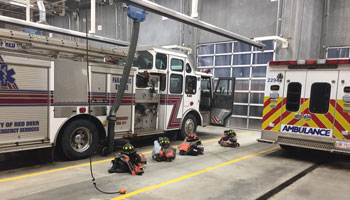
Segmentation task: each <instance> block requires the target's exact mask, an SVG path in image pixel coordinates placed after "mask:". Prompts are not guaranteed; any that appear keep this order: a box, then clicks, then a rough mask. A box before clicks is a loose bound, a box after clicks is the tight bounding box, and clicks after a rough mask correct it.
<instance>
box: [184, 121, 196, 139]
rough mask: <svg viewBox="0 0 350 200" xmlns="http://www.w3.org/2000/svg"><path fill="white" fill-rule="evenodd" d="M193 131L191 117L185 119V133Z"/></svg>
mask: <svg viewBox="0 0 350 200" xmlns="http://www.w3.org/2000/svg"><path fill="white" fill-rule="evenodd" d="M193 132H194V121H193V120H192V119H187V120H186V122H185V133H186V134H187V135H189V134H192V133H193Z"/></svg>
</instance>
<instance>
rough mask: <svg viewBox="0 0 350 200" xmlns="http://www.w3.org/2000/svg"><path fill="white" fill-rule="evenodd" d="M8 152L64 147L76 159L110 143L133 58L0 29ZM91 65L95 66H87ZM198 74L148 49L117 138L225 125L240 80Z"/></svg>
mask: <svg viewBox="0 0 350 200" xmlns="http://www.w3.org/2000/svg"><path fill="white" fill-rule="evenodd" d="M0 41H1V46H0V63H1V70H0V81H1V88H0V112H1V115H0V152H11V151H20V150H28V149H38V148H47V147H52V146H55V147H58V148H59V149H61V150H62V152H63V153H64V154H65V156H66V157H67V158H69V159H80V158H84V157H88V156H90V155H92V154H93V152H94V151H95V150H96V148H97V146H98V144H99V142H100V143H102V144H103V143H105V142H106V135H107V130H108V123H107V113H109V110H110V108H111V105H112V104H113V102H114V99H115V96H116V93H117V91H118V89H119V84H120V80H121V76H122V73H123V68H124V67H123V61H124V60H125V58H126V52H125V51H123V50H120V49H108V48H101V47H95V46H89V47H88V48H89V54H88V57H87V54H86V48H87V47H86V46H85V45H84V44H80V43H75V42H71V41H64V40H59V39H54V38H47V37H43V36H33V35H31V34H27V33H23V32H16V31H10V30H5V29H0ZM87 61H88V62H87ZM212 79H213V77H212V75H211V74H209V73H202V72H197V71H195V69H194V67H193V62H192V61H191V60H190V59H189V56H188V55H187V54H186V53H183V52H181V51H175V50H172V49H166V48H160V47H140V48H139V49H138V55H137V57H136V58H135V62H134V67H133V68H132V70H131V73H130V76H129V80H128V83H127V86H126V90H125V94H124V96H123V98H122V102H121V105H120V107H119V110H118V112H117V114H116V119H117V121H116V124H115V138H130V137H136V136H144V135H152V134H161V133H165V132H167V131H172V130H178V131H179V132H180V133H179V136H180V138H184V137H185V136H186V135H187V134H190V133H193V132H195V131H196V128H197V126H198V125H201V126H205V125H208V124H209V123H211V124H215V125H221V126H223V125H225V122H226V119H227V118H228V117H229V116H230V115H231V113H232V106H233V94H234V91H233V90H234V79H232V78H220V79H219V80H217V87H216V89H215V91H214V90H213V82H212Z"/></svg>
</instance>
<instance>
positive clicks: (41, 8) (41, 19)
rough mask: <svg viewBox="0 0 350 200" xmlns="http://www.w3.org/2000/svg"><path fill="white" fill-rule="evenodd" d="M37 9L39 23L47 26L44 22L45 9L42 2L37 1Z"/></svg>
mask: <svg viewBox="0 0 350 200" xmlns="http://www.w3.org/2000/svg"><path fill="white" fill-rule="evenodd" d="M37 4H38V8H39V23H41V24H47V22H46V9H45V5H44V1H43V0H37Z"/></svg>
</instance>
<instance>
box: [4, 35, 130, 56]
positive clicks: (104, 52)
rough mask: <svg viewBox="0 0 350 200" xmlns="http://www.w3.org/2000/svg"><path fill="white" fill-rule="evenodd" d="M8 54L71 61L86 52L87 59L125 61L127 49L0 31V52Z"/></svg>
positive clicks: (84, 54)
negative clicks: (107, 58) (27, 54)
mask: <svg viewBox="0 0 350 200" xmlns="http://www.w3.org/2000/svg"><path fill="white" fill-rule="evenodd" d="M1 49H5V50H6V51H10V52H19V53H29V54H33V55H40V56H43V55H44V56H49V57H68V58H72V59H79V58H85V59H86V56H87V50H88V51H89V52H88V55H89V59H99V60H101V59H103V60H104V58H106V57H109V58H113V59H125V58H126V57H127V49H125V48H118V49H117V48H105V47H97V46H92V45H88V48H87V46H86V44H84V43H78V42H72V41H68V40H63V39H58V38H51V37H46V36H39V35H33V34H29V33H24V32H20V31H13V30H8V29H0V50H1Z"/></svg>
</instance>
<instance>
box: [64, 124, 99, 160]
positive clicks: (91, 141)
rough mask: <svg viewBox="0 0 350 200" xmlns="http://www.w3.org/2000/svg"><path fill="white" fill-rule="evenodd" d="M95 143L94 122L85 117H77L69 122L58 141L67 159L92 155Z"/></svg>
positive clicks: (96, 142)
mask: <svg viewBox="0 0 350 200" xmlns="http://www.w3.org/2000/svg"><path fill="white" fill-rule="evenodd" d="M97 145H98V133H97V128H96V126H95V124H93V123H91V121H89V120H86V119H78V120H75V121H73V122H71V123H69V124H68V125H67V126H66V128H65V129H64V131H63V135H62V137H61V141H60V146H61V149H62V152H63V154H64V155H65V156H66V157H67V158H68V159H69V160H78V159H82V158H87V157H89V156H92V155H93V153H94V151H95V149H96V147H97Z"/></svg>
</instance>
